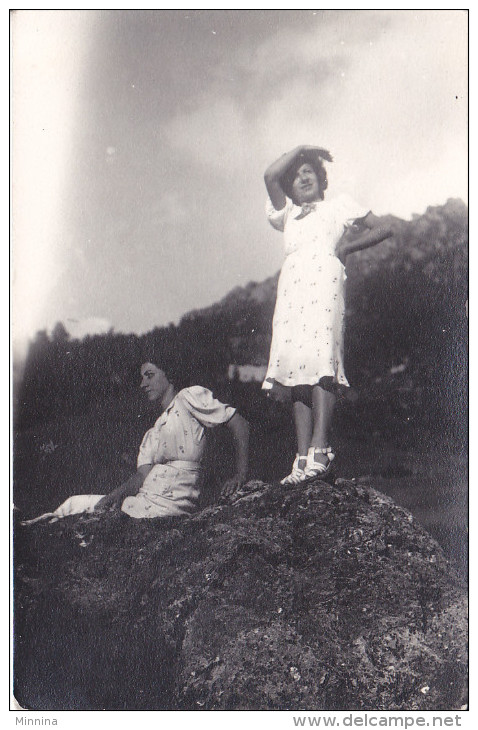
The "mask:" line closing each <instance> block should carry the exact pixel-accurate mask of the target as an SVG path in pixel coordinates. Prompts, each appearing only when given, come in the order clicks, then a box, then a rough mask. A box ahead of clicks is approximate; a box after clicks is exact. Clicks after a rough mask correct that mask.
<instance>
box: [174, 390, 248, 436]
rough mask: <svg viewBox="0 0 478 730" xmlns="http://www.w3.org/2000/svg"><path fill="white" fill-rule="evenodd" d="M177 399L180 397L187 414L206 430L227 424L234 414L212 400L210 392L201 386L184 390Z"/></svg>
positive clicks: (228, 407) (214, 399)
mask: <svg viewBox="0 0 478 730" xmlns="http://www.w3.org/2000/svg"><path fill="white" fill-rule="evenodd" d="M178 397H181V400H182V402H183V403H184V406H185V408H186V409H187V410H188V411H189V413H190V414H191V415H192V416H193V417H194V418H195V419H196V420H197V421H199V423H201V424H202V425H203V426H205V427H206V428H214V426H220V425H221V424H223V423H227V422H228V421H230V420H231V418H232V417H233V415H234V414H235V412H236V409H235V408H233V407H232V406H229V405H226V404H225V403H221V401H219V400H217V398H214V396H213V394H212V393H211V391H210V390H208V389H207V388H203V387H202V386H201V385H193V386H192V387H191V388H184V390H182V391H181V392H180V393H179V394H178Z"/></svg>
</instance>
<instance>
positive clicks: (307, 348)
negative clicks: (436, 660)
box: [262, 145, 392, 485]
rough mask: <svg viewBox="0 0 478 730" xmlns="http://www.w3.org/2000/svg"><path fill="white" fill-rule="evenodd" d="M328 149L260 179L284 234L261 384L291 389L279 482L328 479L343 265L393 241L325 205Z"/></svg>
mask: <svg viewBox="0 0 478 730" xmlns="http://www.w3.org/2000/svg"><path fill="white" fill-rule="evenodd" d="M323 160H327V161H329V162H332V157H331V155H330V153H329V152H328V151H327V150H324V149H321V148H319V147H313V146H309V145H302V146H299V147H296V148H295V149H293V150H291V151H290V152H288V153H287V154H285V155H283V156H282V157H280V158H279V159H278V160H276V162H274V163H273V164H272V165H270V166H269V167H268V168H267V170H266V172H265V175H264V180H265V183H266V188H267V192H268V194H269V200H268V201H267V208H266V212H267V216H268V219H269V222H270V223H271V225H272V226H273V227H274V228H276V229H277V230H279V231H283V232H284V243H285V255H286V258H285V261H284V264H283V266H282V270H281V274H280V277H279V284H278V289H277V300H276V306H275V311H274V318H273V334H272V343H271V350H270V357H269V367H268V370H267V374H266V378H265V381H264V383H263V386H262V387H263V388H264V389H265V390H269V392H270V391H271V389H273V387H274V384H275V383H280V384H281V385H283V386H286V387H288V388H291V394H292V402H293V414H294V424H295V430H296V437H297V449H298V450H297V454H296V457H295V460H294V463H293V466H292V471H291V473H290V474H289V475H288V476H287V477H285V478H284V479H282V481H281V483H282V484H287V485H295V484H300V483H301V482H305V481H308V480H311V479H314V478H315V477H320V478H324V477H327V476H328V475H329V474H330V473H331V470H332V460H333V458H334V453H333V450H332V447H331V446H330V443H329V430H330V424H331V420H332V415H333V411H334V406H335V402H336V397H337V395H338V394H345V393H346V389H347V388H348V387H349V384H348V382H347V378H346V377H345V372H344V365H343V339H344V338H343V331H344V315H345V303H344V301H345V300H344V289H345V287H344V285H345V279H346V276H345V259H346V256H347V255H348V254H349V253H352V252H354V251H358V250H360V249H363V248H368V247H369V246H373V245H375V244H377V243H379V242H380V241H383V240H384V239H385V238H388V237H389V236H391V235H392V232H391V230H390V229H389V228H386V227H384V226H382V225H381V224H380V219H379V218H377V217H376V216H374V215H373V214H372V213H371V212H370V211H369V210H368V209H367V208H362V207H360V206H359V205H358V204H357V203H355V202H354V201H353V200H352V199H351V198H349V197H348V196H346V195H340V196H338V197H337V198H334V199H331V200H327V201H326V200H324V193H325V190H326V189H327V173H326V170H325V167H324V164H323Z"/></svg>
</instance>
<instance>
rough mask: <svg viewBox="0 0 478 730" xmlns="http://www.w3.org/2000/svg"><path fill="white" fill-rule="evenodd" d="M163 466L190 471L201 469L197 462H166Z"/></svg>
mask: <svg viewBox="0 0 478 730" xmlns="http://www.w3.org/2000/svg"><path fill="white" fill-rule="evenodd" d="M165 466H174V467H175V468H176V469H189V470H190V471H198V470H199V469H200V468H201V464H200V463H199V461H180V460H174V461H166V462H165Z"/></svg>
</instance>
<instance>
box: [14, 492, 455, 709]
mask: <svg viewBox="0 0 478 730" xmlns="http://www.w3.org/2000/svg"><path fill="white" fill-rule="evenodd" d="M15 541H16V548H15V573H16V590H15V636H16V641H15V649H16V653H15V684H16V687H15V695H16V699H17V700H18V702H19V703H20V705H22V706H23V707H26V708H32V709H37V710H44V709H50V710H53V709H57V710H60V709H102V708H105V709H183V710H184V709H185V710H191V709H197V710H304V711H307V710H308V711H317V710H345V709H347V710H420V711H425V710H452V709H458V708H460V707H462V706H463V705H464V703H465V702H466V696H465V692H466V686H467V685H466V669H467V656H466V646H467V619H466V606H467V602H466V597H465V587H464V586H463V584H462V583H461V581H460V578H459V577H458V576H457V575H456V574H455V573H454V571H453V568H452V567H451V566H450V565H449V564H448V562H447V561H446V559H445V557H444V555H443V553H442V550H441V549H440V547H439V546H438V544H437V543H436V542H435V541H434V540H433V539H432V538H431V537H430V536H429V535H428V534H427V533H426V532H425V531H424V530H423V529H422V528H421V527H420V526H419V525H418V524H416V523H415V521H414V519H413V517H412V516H411V514H409V513H408V512H407V511H405V510H404V509H402V508H400V507H398V506H397V505H395V504H394V503H393V502H392V501H391V500H390V499H388V498H387V497H385V496H384V495H383V494H381V493H379V492H377V491H375V490H374V489H372V488H371V487H369V486H367V485H366V484H361V483H357V482H355V481H343V480H337V482H336V484H334V485H329V484H325V483H323V482H318V481H317V482H314V483H312V484H310V485H309V486H307V487H300V488H295V489H290V490H288V491H285V490H284V489H283V488H280V487H279V486H278V485H268V484H263V483H260V482H250V483H249V484H248V485H246V487H245V488H244V489H243V490H242V491H241V492H240V493H239V494H236V496H235V497H234V499H233V500H232V501H231V502H229V503H225V504H220V505H217V506H213V507H209V508H207V509H206V510H204V511H203V512H201V513H199V514H198V515H196V516H194V517H193V518H191V519H188V520H185V521H181V522H175V521H161V522H158V521H152V520H151V521H132V520H130V519H129V518H126V517H124V516H121V515H119V514H117V513H116V514H110V515H107V516H104V517H101V518H100V517H98V516H88V517H82V518H67V519H66V520H63V521H62V522H57V523H55V524H53V525H34V526H31V527H20V526H18V527H17V528H16V529H15Z"/></svg>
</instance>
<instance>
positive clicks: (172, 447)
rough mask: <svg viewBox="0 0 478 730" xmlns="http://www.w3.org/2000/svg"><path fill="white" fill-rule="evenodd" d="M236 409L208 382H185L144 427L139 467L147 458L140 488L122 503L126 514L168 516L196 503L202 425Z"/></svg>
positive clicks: (211, 424) (222, 420)
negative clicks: (205, 384)
mask: <svg viewBox="0 0 478 730" xmlns="http://www.w3.org/2000/svg"><path fill="white" fill-rule="evenodd" d="M235 412H236V409H235V408H232V407H231V406H228V405H225V404H224V403H221V402H220V401H218V400H217V399H215V398H214V397H213V394H212V393H211V391H210V390H208V389H207V388H203V387H202V386H200V385H194V386H192V387H191V388H184V389H183V390H181V391H180V392H179V393H178V394H177V395H176V397H175V398H174V399H173V400H172V402H171V403H170V404H169V406H168V408H166V410H165V411H164V413H163V414H162V415H161V416H160V418H158V420H157V421H156V423H155V424H154V426H153V428H151V429H150V430H149V431H147V432H146V434H145V436H144V438H143V441H142V443H141V446H140V449H139V453H138V467H140V466H143V465H145V464H152V465H153V468H152V469H151V471H150V472H149V474H148V475H147V476H146V479H145V480H144V482H143V485H142V487H141V489H140V490H139V492H138V494H136V495H135V496H134V497H126V499H125V500H124V502H123V504H122V506H121V509H122V511H123V512H126V514H128V515H129V516H130V517H137V518H138V517H139V518H141V517H169V516H175V515H184V514H190V513H191V512H194V511H195V510H196V509H197V507H198V499H199V492H200V481H199V480H200V476H201V458H202V456H203V453H204V448H205V445H206V439H205V429H206V428H214V427H215V426H219V425H221V424H224V423H227V422H228V421H229V420H230V419H231V418H232V417H233V415H234V414H235Z"/></svg>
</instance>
